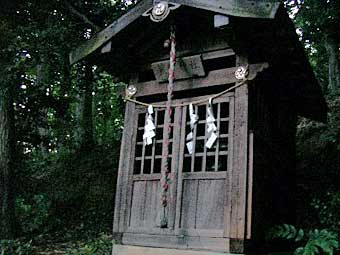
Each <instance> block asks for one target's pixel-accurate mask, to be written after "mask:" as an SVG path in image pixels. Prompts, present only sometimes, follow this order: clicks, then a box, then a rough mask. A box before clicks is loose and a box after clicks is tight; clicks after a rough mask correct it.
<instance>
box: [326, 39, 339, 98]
mask: <svg viewBox="0 0 340 255" xmlns="http://www.w3.org/2000/svg"><path fill="white" fill-rule="evenodd" d="M325 47H326V49H327V52H328V57H329V60H328V72H329V73H328V75H329V83H328V90H329V92H331V93H332V92H336V91H337V90H340V64H339V58H338V53H339V52H338V51H339V48H338V47H337V43H336V40H334V39H333V38H332V37H327V38H326V40H325Z"/></svg>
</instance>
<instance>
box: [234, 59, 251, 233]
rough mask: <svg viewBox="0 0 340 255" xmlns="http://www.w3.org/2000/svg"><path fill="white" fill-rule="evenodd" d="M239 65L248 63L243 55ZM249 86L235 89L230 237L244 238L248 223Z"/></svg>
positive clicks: (238, 61) (238, 60)
mask: <svg viewBox="0 0 340 255" xmlns="http://www.w3.org/2000/svg"><path fill="white" fill-rule="evenodd" d="M237 65H243V66H244V65H247V60H246V58H245V57H243V56H238V58H237ZM248 104H249V102H248V86H247V84H245V85H243V86H241V87H239V88H237V89H236V90H235V124H234V125H235V129H234V147H233V161H234V164H233V173H232V183H231V185H232V193H231V194H232V196H231V199H232V201H231V206H232V210H231V233H230V238H234V239H244V238H245V225H246V188H247V171H248Z"/></svg>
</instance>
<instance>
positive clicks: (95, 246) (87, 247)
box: [66, 234, 113, 255]
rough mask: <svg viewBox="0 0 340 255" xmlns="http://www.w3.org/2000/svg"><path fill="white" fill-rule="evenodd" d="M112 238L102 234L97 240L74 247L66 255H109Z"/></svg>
mask: <svg viewBox="0 0 340 255" xmlns="http://www.w3.org/2000/svg"><path fill="white" fill-rule="evenodd" d="M112 245H113V242H112V238H111V237H110V236H108V235H105V234H102V235H101V236H100V237H99V238H97V239H94V240H90V241H87V242H85V243H82V244H76V245H74V246H73V247H72V248H71V249H70V250H69V251H68V252H67V253H66V255H110V254H111V250H112Z"/></svg>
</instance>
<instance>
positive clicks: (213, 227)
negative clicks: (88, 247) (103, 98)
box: [123, 93, 234, 250]
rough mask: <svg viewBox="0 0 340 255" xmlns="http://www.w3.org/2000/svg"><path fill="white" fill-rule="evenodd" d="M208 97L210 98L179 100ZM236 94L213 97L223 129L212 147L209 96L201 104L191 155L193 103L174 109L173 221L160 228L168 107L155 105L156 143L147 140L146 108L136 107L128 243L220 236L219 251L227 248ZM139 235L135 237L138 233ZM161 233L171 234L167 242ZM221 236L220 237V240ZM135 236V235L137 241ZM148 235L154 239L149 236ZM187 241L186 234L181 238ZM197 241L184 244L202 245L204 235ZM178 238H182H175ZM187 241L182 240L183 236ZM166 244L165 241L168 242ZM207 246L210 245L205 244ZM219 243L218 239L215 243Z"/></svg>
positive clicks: (168, 244) (140, 243)
mask: <svg viewBox="0 0 340 255" xmlns="http://www.w3.org/2000/svg"><path fill="white" fill-rule="evenodd" d="M198 99H208V97H201V98H189V99H181V100H176V101H175V102H174V103H175V104H176V105H178V104H181V103H187V102H190V101H196V100H198ZM233 102H234V97H233V94H232V93H231V94H226V95H224V96H221V97H220V98H217V99H215V100H214V101H213V111H214V115H215V118H216V120H217V121H216V123H215V124H216V126H217V128H218V130H217V135H218V139H217V141H216V142H215V144H214V146H213V147H212V148H211V149H207V148H206V146H205V143H206V141H207V139H208V137H207V136H208V134H207V132H206V129H207V127H206V125H207V124H206V114H207V100H206V101H204V103H201V104H198V105H197V104H196V105H195V109H196V112H197V113H198V115H199V118H200V119H199V121H198V123H197V125H196V127H195V129H194V132H193V133H194V148H195V149H194V152H193V154H192V155H190V154H189V153H188V151H187V148H186V136H187V134H188V133H189V132H190V119H189V110H188V108H189V106H188V105H185V106H177V107H176V108H175V109H174V111H173V116H172V120H173V121H172V125H173V129H172V130H173V131H172V134H171V140H170V155H171V168H170V169H171V170H172V182H171V187H170V198H169V206H168V208H167V214H168V219H169V224H168V228H167V229H161V228H160V227H159V222H160V219H159V213H160V211H161V203H160V196H161V185H160V179H161V165H162V160H164V159H162V149H163V148H162V142H163V137H164V132H165V131H164V121H165V120H164V115H165V110H164V109H155V114H154V123H155V126H156V137H155V139H154V141H153V144H152V145H150V146H145V145H144V143H143V133H144V125H145V119H146V111H147V110H146V107H140V106H136V107H135V120H134V131H133V132H134V134H133V136H132V148H133V150H132V152H131V155H129V157H131V159H132V160H131V164H130V165H131V167H130V170H129V172H130V173H131V174H130V177H129V181H128V184H127V194H128V195H127V201H128V204H127V225H128V226H127V231H126V233H128V234H127V235H125V236H126V238H125V239H124V238H123V240H125V241H126V242H127V243H130V244H131V243H132V244H138V245H143V242H144V241H143V240H145V242H148V243H147V245H148V246H153V242H155V240H156V239H157V240H158V241H157V243H155V245H154V246H159V247H173V248H174V247H177V246H176V245H175V246H172V245H170V243H169V240H170V239H169V237H170V236H172V237H173V240H177V239H181V238H183V237H193V238H200V237H206V238H213V239H214V240H215V241H216V240H219V241H220V243H219V244H220V246H219V247H222V248H219V249H218V250H225V249H226V248H225V243H226V242H225V241H223V238H226V236H225V233H227V232H226V230H227V228H228V223H227V222H228V218H229V217H230V205H229V204H228V202H227V198H228V196H229V192H230V190H229V187H228V185H229V181H228V169H230V168H231V162H232V160H231V152H232V139H230V137H232V131H233V119H234V117H233V116H234V111H233V104H234V103H233ZM134 234H135V236H133V235H134ZM138 234H143V235H150V236H152V235H157V238H156V237H155V236H153V238H154V239H147V238H146V236H140V239H139V240H140V241H139V242H137V241H136V240H137V238H136V236H138ZM160 235H164V236H167V238H166V239H164V243H162V241H160V240H161V239H160V238H159V236H160ZM218 238H220V239H218ZM131 240H134V242H132V241H131ZM146 240H148V241H146ZM181 240H182V239H181ZM197 240H198V241H197V245H196V244H195V242H191V244H185V245H184V244H183V243H182V245H184V246H185V247H187V248H200V246H199V245H202V240H200V239H197ZM174 242H176V241H174ZM181 242H182V241H181ZM162 245H164V246H162ZM203 245H204V244H203ZM214 245H215V243H214Z"/></svg>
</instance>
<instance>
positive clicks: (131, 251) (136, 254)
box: [112, 245, 231, 255]
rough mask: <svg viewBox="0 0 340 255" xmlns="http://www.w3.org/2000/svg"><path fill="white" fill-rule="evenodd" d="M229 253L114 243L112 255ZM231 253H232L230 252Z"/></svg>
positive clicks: (208, 254)
mask: <svg viewBox="0 0 340 255" xmlns="http://www.w3.org/2000/svg"><path fill="white" fill-rule="evenodd" d="M155 254H157V255H158V254H161V255H178V254H181V255H228V254H226V253H223V254H221V253H220V252H209V251H191V250H178V249H164V248H150V247H140V246H128V245H114V246H113V253H112V255H155ZM229 255H231V254H229Z"/></svg>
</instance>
